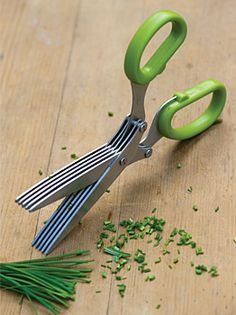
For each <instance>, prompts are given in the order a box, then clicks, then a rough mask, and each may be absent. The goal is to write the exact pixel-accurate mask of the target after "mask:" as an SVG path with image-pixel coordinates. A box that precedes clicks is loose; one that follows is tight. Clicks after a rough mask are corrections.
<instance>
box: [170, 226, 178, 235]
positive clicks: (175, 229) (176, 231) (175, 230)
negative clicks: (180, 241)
mask: <svg viewBox="0 0 236 315" xmlns="http://www.w3.org/2000/svg"><path fill="white" fill-rule="evenodd" d="M178 232H179V230H178V229H177V228H174V230H173V231H172V232H171V233H170V237H174V236H175V235H177V234H178Z"/></svg>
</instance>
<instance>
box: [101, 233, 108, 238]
mask: <svg viewBox="0 0 236 315" xmlns="http://www.w3.org/2000/svg"><path fill="white" fill-rule="evenodd" d="M108 237H109V235H108V234H107V233H104V232H102V233H100V239H102V238H108Z"/></svg>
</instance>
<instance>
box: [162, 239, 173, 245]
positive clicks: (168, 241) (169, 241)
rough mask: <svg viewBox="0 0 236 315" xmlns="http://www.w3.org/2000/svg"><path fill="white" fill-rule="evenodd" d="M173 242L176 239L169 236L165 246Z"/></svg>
mask: <svg viewBox="0 0 236 315" xmlns="http://www.w3.org/2000/svg"><path fill="white" fill-rule="evenodd" d="M171 242H174V240H173V239H172V238H168V239H167V240H166V241H165V243H164V245H165V246H168V245H169V244H170V243H171Z"/></svg>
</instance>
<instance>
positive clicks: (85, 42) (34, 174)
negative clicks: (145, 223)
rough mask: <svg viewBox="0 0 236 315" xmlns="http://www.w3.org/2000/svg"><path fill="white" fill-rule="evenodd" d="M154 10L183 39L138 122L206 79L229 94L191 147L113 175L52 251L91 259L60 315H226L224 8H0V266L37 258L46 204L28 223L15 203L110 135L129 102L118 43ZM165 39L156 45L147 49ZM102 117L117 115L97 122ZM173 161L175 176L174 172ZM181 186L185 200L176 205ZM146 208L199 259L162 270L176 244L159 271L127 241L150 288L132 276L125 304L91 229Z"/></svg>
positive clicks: (229, 271) (233, 12) (230, 66)
mask: <svg viewBox="0 0 236 315" xmlns="http://www.w3.org/2000/svg"><path fill="white" fill-rule="evenodd" d="M161 9H171V10H174V11H177V12H179V13H180V14H181V15H183V16H184V17H185V19H186V21H187V24H188V36H187V39H186V41H185V43H184V45H183V46H182V47H181V48H180V49H179V50H178V52H177V53H176V54H175V56H174V57H173V58H172V59H171V61H170V62H169V63H168V66H167V68H166V70H165V71H164V72H163V74H162V75H160V76H159V77H158V78H157V79H156V80H154V81H153V82H152V84H151V85H150V87H149V90H148V93H147V97H146V113H147V120H148V121H149V122H150V121H151V119H152V117H153V115H154V113H155V111H156V109H157V108H158V107H159V106H160V105H161V103H162V102H163V101H165V100H166V99H168V98H169V97H171V96H172V95H173V93H174V92H175V91H178V90H184V89H185V88H187V87H191V86H193V85H195V84H196V83H198V82H200V81H202V80H205V79H207V78H215V79H218V80H220V81H222V82H224V83H225V85H226V87H227V90H228V99H227V104H226V107H225V110H224V112H223V114H222V118H223V123H222V124H216V125H214V126H213V127H212V128H211V129H210V130H208V131H207V132H205V133H204V134H202V135H200V136H198V137H196V138H194V139H192V140H189V141H184V142H177V141H171V140H168V139H163V140H162V141H161V142H160V143H158V145H157V146H156V147H154V152H153V156H152V157H151V158H150V159H148V160H145V161H142V162H139V163H137V164H134V165H132V166H130V167H129V168H127V170H126V171H125V172H124V173H122V175H121V176H120V177H119V178H118V180H116V182H115V183H114V184H113V185H112V187H111V188H110V189H111V192H110V193H109V194H105V195H104V196H103V197H102V198H101V199H100V200H99V201H98V202H97V203H96V204H95V206H94V207H93V208H92V209H91V210H90V211H89V213H88V214H87V215H86V217H85V218H84V219H83V222H82V225H81V226H78V228H76V229H74V230H73V232H72V233H70V235H68V237H66V239H65V240H64V241H63V242H62V243H61V244H60V245H59V247H58V248H57V249H56V250H55V251H54V252H53V254H59V253H63V252H68V251H71V250H75V249H77V248H78V247H80V248H83V249H90V250H91V257H93V258H94V259H95V260H96V263H95V264H94V272H93V275H92V283H91V284H90V285H81V284H78V286H77V297H76V301H75V302H73V303H71V307H70V309H68V310H66V311H64V312H63V314H68V315H69V314H70V315H75V314H86V315H94V314H96V315H104V314H106V315H121V314H122V315H133V314H140V315H152V314H161V315H164V314H165V315H173V314H175V315H199V314H201V315H234V314H236V244H235V243H234V242H233V238H234V237H235V236H236V202H235V199H236V198H235V197H236V196H235V191H236V184H235V173H234V167H235V161H236V143H235V138H236V134H235V129H236V124H235V121H236V106H235V105H236V92H235V89H236V85H235V82H236V58H235V57H236V30H235V20H236V2H235V0H226V1H220V0H208V1H205V0H198V1H188V0H181V1H171V0H165V1H164V0H159V1H155V0H128V1H127V0H116V1H115V0H113V1H112V0H107V1H105V0H97V1H93V0H87V1H85V0H84V1H82V0H67V1H63V0H56V1H49V0H44V1H43V0H32V1H26V0H25V1H24V0H10V1H9V0H1V1H0V25H1V26H0V74H1V75H0V80H1V81H0V87H1V99H0V100H1V112H0V116H1V187H0V193H1V203H0V204H1V229H0V231H1V261H12V260H22V259H30V258H34V257H40V256H42V255H41V254H40V253H39V252H38V251H37V250H35V249H33V248H32V247H31V241H32V239H33V238H34V236H35V234H36V233H37V232H38V231H39V230H40V229H41V228H42V226H43V222H44V221H45V219H47V218H48V217H49V216H50V214H51V213H52V212H53V210H54V209H55V207H56V206H55V204H53V205H50V206H48V207H46V208H44V209H42V210H41V211H37V212H34V213H32V214H29V213H27V211H25V210H23V209H22V208H20V207H19V206H17V205H16V204H15V203H14V199H15V197H16V196H17V195H18V194H19V193H21V192H22V191H24V190H25V189H26V188H28V187H30V186H31V185H32V184H34V183H35V182H37V181H38V180H40V179H41V177H40V176H39V174H38V170H39V169H41V170H42V171H43V173H44V175H46V174H50V172H52V171H54V170H56V169H57V168H58V167H60V166H63V165H65V164H66V163H68V162H70V161H71V158H70V154H71V153H76V154H78V155H82V154H84V153H86V152H87V151H89V150H91V149H93V148H95V147H96V146H98V145H100V144H102V143H104V142H105V141H107V140H108V139H109V138H110V137H111V135H112V134H113V133H114V132H115V131H116V129H117V128H118V126H119V125H120V122H121V121H122V120H123V117H124V116H125V115H126V114H127V113H128V112H129V110H130V103H131V96H130V86H129V82H128V80H127V79H126V77H125V75H124V72H123V59H124V54H125V51H126V48H127V45H128V43H129V40H130V39H131V37H132V35H133V34H134V32H135V31H136V29H137V27H138V26H139V25H140V24H141V23H142V21H143V20H144V19H145V18H147V17H148V16H149V15H150V14H152V13H154V12H155V11H157V10H161ZM164 35H165V31H164V32H161V34H160V36H157V39H154V41H153V44H152V45H151V46H150V51H151V50H152V49H154V47H156V45H158V43H160V40H161V38H162V37H163V36H164ZM207 101H208V99H207ZM206 105H207V104H206V103H205V102H200V103H199V104H194V105H193V106H191V108H188V109H187V110H184V111H181V113H179V114H178V115H177V117H176V121H175V123H176V124H181V123H183V122H186V121H187V120H190V119H192V118H193V117H196V116H197V115H198V114H199V113H200V111H202V110H203V108H204V107H205V106H206ZM108 111H112V112H114V116H113V117H108V115H107V112H108ZM62 146H67V150H65V151H62V150H61V147H62ZM179 162H181V163H182V168H181V169H177V168H176V165H177V163H179ZM190 185H191V186H192V187H193V192H192V194H188V193H186V189H187V187H188V186H190ZM193 204H197V205H198V208H199V210H198V211H197V212H194V211H193V210H192V205H193ZM217 206H219V208H220V210H219V211H218V212H217V213H215V212H214V208H216V207H217ZM154 207H156V208H157V209H158V211H157V215H158V216H159V217H163V218H165V219H166V222H167V223H166V232H165V235H166V236H167V235H168V234H169V232H170V231H171V229H172V228H173V227H175V226H177V227H181V228H184V229H186V230H187V231H189V232H190V233H192V235H193V237H194V239H195V240H196V241H197V243H198V244H201V245H202V247H203V248H204V251H205V254H204V255H203V256H198V257H196V255H195V254H194V251H192V250H190V249H188V248H181V255H180V262H179V263H178V264H176V265H175V266H174V267H173V269H172V270H171V269H169V268H168V265H169V264H170V263H171V261H172V259H173V258H174V256H173V255H175V252H176V247H175V245H172V244H171V245H170V249H171V248H172V251H173V253H171V255H166V256H164V257H163V262H162V263H161V264H160V265H158V266H157V265H154V263H153V261H154V259H155V258H157V257H158V256H159V255H160V249H158V248H154V247H153V246H152V245H151V244H147V243H146V241H145V242H144V241H140V240H137V241H133V242H131V241H130V242H129V243H128V244H127V245H126V250H127V251H131V252H134V251H135V249H136V248H138V247H140V248H142V249H144V251H145V252H146V253H147V256H148V261H150V266H151V268H152V270H153V273H154V274H155V275H156V280H155V281H153V282H152V283H148V282H145V281H144V279H145V275H142V274H140V273H139V272H138V271H137V270H136V268H135V266H134V267H133V268H132V269H131V271H130V272H129V274H128V278H127V280H125V283H126V284H127V290H126V294H125V297H124V298H123V299H122V298H121V297H120V296H119V294H118V291H117V281H116V280H114V277H112V276H110V275H108V278H107V279H102V278H101V271H102V268H101V267H100V264H101V263H104V261H105V260H106V259H107V257H105V256H104V255H103V254H102V253H99V252H98V250H97V249H96V241H97V239H98V237H99V233H100V231H101V230H102V222H103V220H104V219H106V218H107V216H108V214H109V213H111V215H112V221H113V222H114V223H116V224H117V223H118V222H119V220H120V219H127V218H129V217H134V218H137V219H138V218H142V217H144V216H145V215H149V214H150V212H151V209H153V208H154ZM191 260H194V261H195V262H196V263H204V264H207V265H214V264H215V265H217V266H218V269H219V273H220V275H219V277H217V278H211V277H210V276H209V275H202V276H197V275H195V273H194V270H193V268H191V266H190V261H191ZM96 290H101V291H102V292H101V293H100V294H96V293H95V291H96ZM157 304H161V308H160V309H159V310H157V309H156V305H157ZM0 310H1V314H3V315H15V314H21V315H28V314H32V310H31V308H30V306H29V304H28V303H27V302H25V303H23V305H22V306H21V305H19V297H18V296H16V295H15V294H12V293H9V292H1V309H0ZM39 310H40V311H41V312H42V314H47V313H46V312H45V311H44V310H43V309H42V308H41V307H39Z"/></svg>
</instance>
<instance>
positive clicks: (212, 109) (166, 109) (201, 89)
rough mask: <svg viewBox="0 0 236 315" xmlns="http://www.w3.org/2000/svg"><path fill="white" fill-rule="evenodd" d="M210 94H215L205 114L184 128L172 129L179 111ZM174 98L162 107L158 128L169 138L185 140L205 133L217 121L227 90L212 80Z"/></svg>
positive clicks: (177, 94)
mask: <svg viewBox="0 0 236 315" xmlns="http://www.w3.org/2000/svg"><path fill="white" fill-rule="evenodd" d="M210 93H213V95H212V99H211V102H210V105H209V106H208V108H207V109H206V110H205V112H203V113H202V114H201V115H200V116H199V117H198V118H196V119H194V120H193V121H191V122H190V123H188V124H186V125H184V126H182V127H179V128H172V126H171V120H172V118H173V116H174V114H175V113H176V112H177V111H178V110H180V109H182V108H184V107H185V106H188V105H190V104H192V103H193V102H195V101H197V100H199V99H200V98H202V97H204V96H206V95H208V94H210ZM174 96H175V97H176V99H175V100H173V101H172V102H169V103H168V102H167V103H166V104H165V105H163V106H162V107H161V109H160V111H159V114H158V118H157V128H158V130H159V132H160V133H161V134H162V135H163V136H165V137H167V138H170V139H175V140H185V139H189V138H192V137H194V136H196V135H198V134H200V133H201V132H203V131H205V130H206V129H207V128H209V127H210V126H211V125H212V124H213V123H214V122H215V121H216V119H217V118H218V117H219V115H220V114H221V112H222V110H223V108H224V105H225V100H226V89H225V86H224V85H223V84H222V83H220V82H219V81H216V80H211V79H210V80H206V81H203V82H201V83H199V84H197V85H196V86H194V87H192V88H191V89H187V90H185V91H183V92H177V93H175V95H174Z"/></svg>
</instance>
